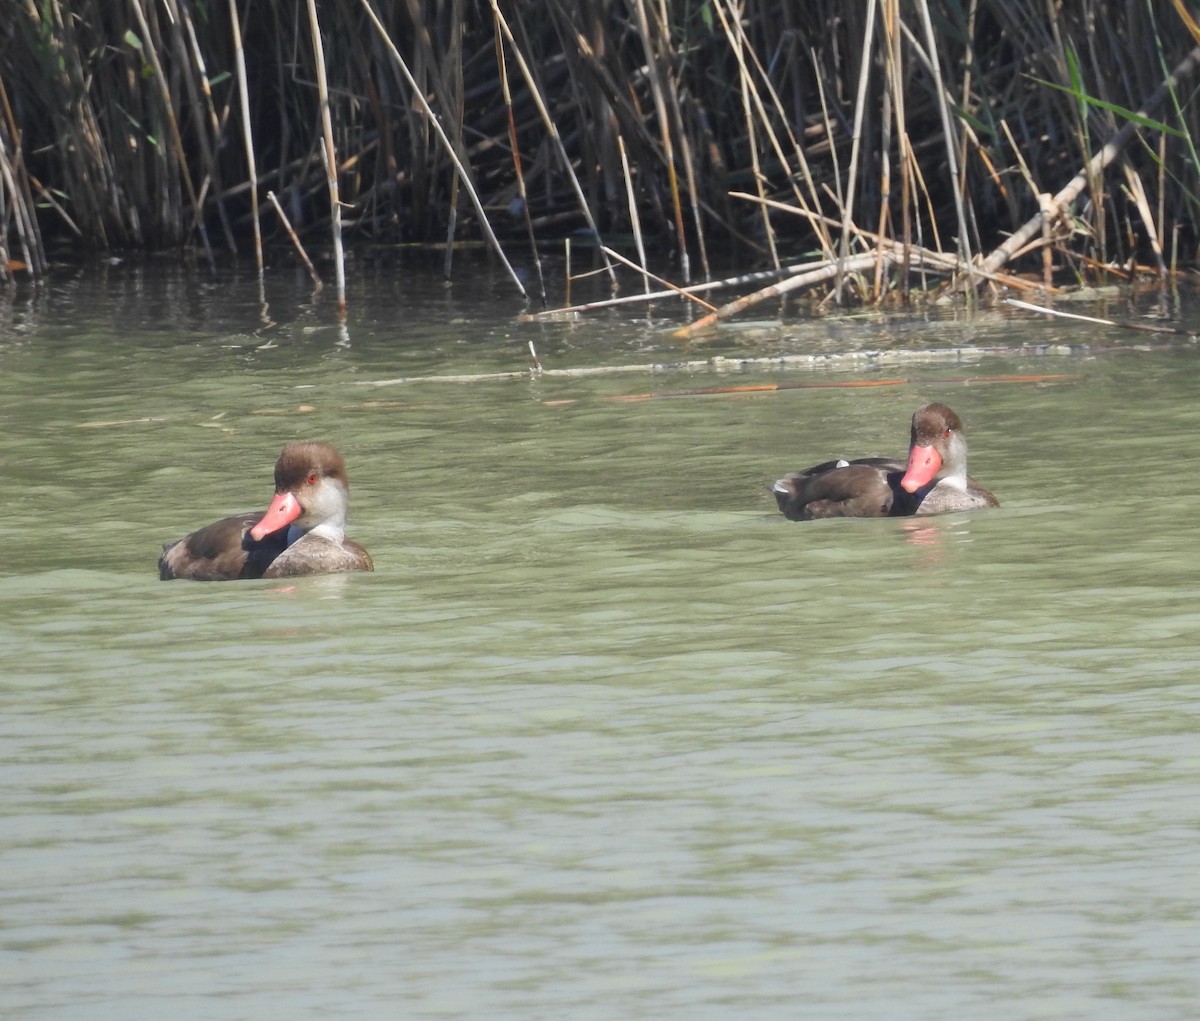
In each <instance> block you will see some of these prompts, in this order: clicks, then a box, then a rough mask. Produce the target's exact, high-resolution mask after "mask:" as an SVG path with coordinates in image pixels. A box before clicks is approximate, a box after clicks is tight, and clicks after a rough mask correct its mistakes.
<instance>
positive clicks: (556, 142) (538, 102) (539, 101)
mask: <svg viewBox="0 0 1200 1021" xmlns="http://www.w3.org/2000/svg"><path fill="white" fill-rule="evenodd" d="M492 12H493V15H494V16H495V19H496V23H497V24H498V25H499V26H500V31H501V33H502V34H503V35H504V38H505V39H506V40H507V41H508V45H509V46H510V47H512V52H513V56H514V57H515V58H516V61H517V67H518V68H519V69H520V71H521V76H522V78H524V79H525V85H526V87H527V88H528V89H529V96H530V98H531V99H532V100H533V103H534V106H535V107H536V108H537V111H538V115H539V116H540V117H541V118H542V123H543V125H544V126H545V128H546V133H547V136H548V137H549V139H550V144H551V145H552V146H553V147H554V149H555V151H556V152H557V153H558V155H559V158H560V160H561V161H562V166H563V169H564V171H565V172H566V174H567V178H568V180H569V181H570V182H571V187H572V190H573V191H574V193H575V198H576V200H577V201H578V203H579V208H580V211H581V212H582V213H583V216H584V219H585V220H586V221H587V225H588V230H590V231H591V232H592V236H593V237H594V238H595V239H596V240H597V241H599V240H600V228H599V227H598V226H597V225H596V220H595V218H594V217H593V216H592V211H591V209H590V208H589V207H588V204H587V199H586V198H585V197H584V194H583V188H582V187H581V186H580V184H579V178H578V177H577V176H576V174H575V170H574V168H573V166H572V165H571V157H570V156H569V155H568V154H567V151H566V148H565V147H564V146H563V141H562V136H561V135H560V134H559V131H558V125H556V124H555V123H554V119H553V118H552V117H551V116H550V111H549V110H548V109H547V108H546V103H545V101H544V100H543V98H542V93H541V90H540V89H539V88H538V87H537V81H536V80H535V78H534V75H533V72H532V70H531V69H530V67H529V64H528V62H527V61H526V60H525V56H524V54H522V53H521V50H520V49H519V48H518V46H517V41H516V39H515V38H514V37H513V33H512V29H510V28H509V26H508V21H507V20H506V19H505V17H504V15H503V14H501V13H500V6H499V3H498V2H497V0H492ZM603 247H604V246H603V245H601V246H600V248H601V250H603ZM609 269H610V274H609V276H610V279H612V280H613V282H614V284H615V282H616V274H615V272H612V271H611V269H612V268H611V266H610V267H609Z"/></svg>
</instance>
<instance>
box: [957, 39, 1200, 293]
mask: <svg viewBox="0 0 1200 1021" xmlns="http://www.w3.org/2000/svg"><path fill="white" fill-rule="evenodd" d="M1198 63H1200V46H1196V47H1195V48H1193V49H1192V51H1191V52H1190V53H1189V54H1188V55H1187V56H1186V57H1185V58H1184V59H1183V60H1181V61H1180V62H1179V63H1178V64H1177V65H1176V66H1175V68H1174V70H1172V71H1171V73H1170V74H1169V75H1168V76H1167V78H1166V80H1165V81H1164V82H1163V83H1162V84H1161V85H1159V87H1158V88H1157V89H1155V90H1154V92H1153V93H1151V95H1150V96H1149V97H1147V99H1146V101H1145V102H1144V103H1143V104H1142V105H1141V106H1140V107H1139V108H1138V110H1137V116H1138V117H1142V118H1147V117H1149V116H1150V115H1151V114H1152V113H1154V111H1155V110H1156V109H1158V107H1159V106H1160V105H1161V104H1162V103H1163V101H1164V100H1165V99H1166V98H1167V96H1169V95H1171V94H1172V93H1173V91H1174V90H1175V88H1176V87H1177V86H1178V85H1179V83H1180V82H1181V81H1182V80H1183V79H1184V78H1185V77H1187V76H1188V75H1190V74H1191V73H1192V72H1193V71H1194V70H1195V69H1196V65H1197V64H1198ZM1138 126H1139V125H1138V122H1137V121H1135V120H1130V121H1126V122H1125V124H1124V126H1123V127H1122V128H1121V129H1120V130H1119V131H1117V132H1116V133H1115V134H1114V135H1113V136H1112V137H1111V138H1109V139H1108V141H1107V142H1105V143H1104V145H1103V146H1101V147H1100V149H1099V151H1098V152H1097V153H1096V154H1095V155H1094V156H1092V158H1091V159H1090V160H1089V161H1088V162H1087V164H1086V165H1085V166H1084V167H1082V168H1081V169H1080V170H1079V172H1078V173H1077V174H1076V175H1075V176H1074V177H1073V178H1071V180H1070V181H1069V182H1068V183H1067V185H1066V186H1065V187H1064V188H1063V189H1062V190H1061V191H1059V192H1058V194H1056V195H1054V196H1053V197H1052V198H1051V200H1050V205H1051V209H1053V210H1054V214H1055V215H1058V214H1059V213H1065V212H1067V211H1069V210H1070V208H1071V206H1072V205H1073V204H1074V202H1075V200H1076V199H1077V198H1079V196H1080V194H1081V193H1082V192H1083V190H1084V188H1086V187H1087V186H1088V182H1089V181H1090V180H1092V179H1093V178H1094V177H1095V176H1096V175H1098V174H1099V173H1100V172H1101V171H1102V170H1104V168H1105V167H1107V166H1108V165H1109V164H1110V163H1112V161H1113V160H1114V159H1116V158H1117V155H1118V154H1119V153H1120V152H1121V150H1122V149H1124V148H1125V146H1126V145H1128V144H1129V141H1130V139H1132V138H1133V136H1134V135H1135V134H1136V133H1137V129H1138ZM1045 216H1046V214H1044V213H1042V212H1041V211H1039V212H1038V213H1037V215H1035V216H1033V217H1032V218H1030V219H1029V220H1027V221H1026V222H1025V224H1024V225H1023V226H1022V227H1021V228H1020V229H1019V230H1017V231H1015V232H1014V233H1013V234H1012V236H1011V237H1010V238H1008V240H1007V241H1005V242H1004V243H1003V244H1002V245H1000V246H999V247H998V248H997V249H996V250H995V251H994V252H992V254H991V255H989V256H988V257H987V258H986V259H984V260H983V263H982V264H981V267H980V268H981V269H982V270H984V271H985V272H988V273H994V272H995V271H996V270H998V269H999V268H1000V267H1001V266H1003V265H1004V264H1005V263H1006V262H1007V261H1008V260H1009V259H1010V258H1012V256H1013V254H1014V253H1015V252H1017V251H1018V250H1019V249H1021V248H1022V247H1023V246H1024V245H1025V244H1026V243H1027V242H1029V241H1030V240H1031V239H1032V238H1033V237H1034V236H1035V235H1036V234H1037V233H1038V232H1039V231H1040V230H1041V229H1042V223H1043V222H1044V220H1045Z"/></svg>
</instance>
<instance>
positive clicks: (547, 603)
mask: <svg viewBox="0 0 1200 1021" xmlns="http://www.w3.org/2000/svg"><path fill="white" fill-rule="evenodd" d="M352 278H353V280H354V287H353V289H352V292H351V295H350V314H349V317H348V320H347V322H346V323H345V324H344V325H343V324H339V323H338V321H337V319H336V317H335V316H334V315H333V313H332V310H331V308H330V304H331V303H330V302H329V300H328V298H323V299H321V300H318V301H314V300H313V298H312V296H311V295H310V293H309V291H308V289H307V286H306V284H305V281H304V280H303V279H302V278H299V277H295V276H293V275H291V274H287V275H284V274H276V275H272V276H270V277H269V278H268V280H267V282H266V286H265V288H264V291H263V293H262V294H261V295H260V293H259V291H258V287H257V284H256V283H255V282H254V281H253V280H252V279H251V280H246V279H241V278H238V277H235V276H230V277H228V278H223V279H221V280H218V281H212V280H208V279H206V278H204V277H203V275H202V274H194V275H192V274H188V273H185V272H182V271H180V270H174V269H159V270H149V269H140V268H137V267H124V266H116V267H110V268H107V269H104V270H99V269H95V268H93V269H91V270H89V271H86V272H81V273H66V272H64V273H63V274H62V276H61V277H60V278H59V279H57V280H55V281H52V282H51V284H50V285H49V286H48V287H46V288H45V289H43V290H42V291H40V292H39V293H37V294H34V295H29V294H25V293H9V294H7V295H6V297H5V298H4V301H5V303H6V304H4V305H3V307H2V309H0V310H2V311H3V315H4V318H3V319H2V320H0V369H2V370H3V375H2V376H0V379H2V382H0V424H2V427H3V430H4V436H5V441H6V442H5V453H4V455H3V459H2V461H0V474H2V477H3V480H4V491H5V494H6V513H5V514H4V518H3V522H0V530H2V535H3V539H2V542H0V549H2V550H3V562H2V563H0V674H2V675H3V678H4V679H3V680H2V681H0V709H2V714H0V718H2V719H3V723H2V724H0V727H2V728H3V743H2V745H0V770H2V775H3V784H2V785H0V809H2V815H3V818H4V827H3V831H2V834H0V857H2V860H3V862H4V875H5V880H4V883H3V886H2V887H0V890H2V892H0V981H2V984H3V988H4V989H5V992H4V994H3V1011H0V1013H3V1014H4V1016H12V1017H14V1018H16V1017H20V1018H23V1019H52V1018H53V1019H61V1018H71V1019H74V1018H80V1019H82V1018H87V1019H89V1021H90V1019H114V1021H115V1019H120V1021H140V1019H147V1021H149V1019H160V1018H164V1017H170V1018H177V1019H197V1021H199V1019H204V1021H210V1019H213V1018H221V1019H227V1018H228V1019H232V1018H248V1019H249V1018H253V1019H262V1018H288V1019H302V1018H328V1017H361V1018H374V1017H389V1018H390V1017H413V1018H439V1017H478V1018H483V1017H486V1018H489V1019H509V1018H511V1019H513V1021H516V1019H522V1021H525V1019H530V1018H572V1019H576V1018H578V1019H585V1021H586V1019H592V1018H595V1019H616V1018H629V1019H648V1018H689V1019H693V1018H713V1019H727V1018H729V1017H731V1016H734V1015H743V1016H747V1017H753V1018H781V1019H782V1018H794V1017H797V1016H813V1017H821V1018H846V1019H855V1021H859V1019H862V1018H864V1017H880V1018H883V1017H887V1018H913V1019H923V1021H924V1019H931V1018H945V1019H950V1018H955V1019H958V1018H964V1017H1001V1016H1002V1017H1005V1018H1050V1017H1064V1018H1067V1017H1070V1018H1083V1017H1105V1018H1129V1019H1139V1021H1141V1019H1176V1018H1179V1019H1182V1018H1188V1017H1192V1016H1194V1014H1195V1010H1196V1007H1197V1005H1200V971H1198V970H1197V968H1196V961H1197V959H1198V957H1200V927H1198V926H1197V924H1196V919H1197V917H1198V915H1200V887H1198V886H1197V884H1196V881H1195V877H1196V875H1197V869H1198V866H1200V852H1198V851H1197V827H1198V823H1200V808H1198V807H1197V806H1200V799H1198V798H1197V785H1196V766H1197V757H1196V743H1195V734H1196V731H1197V726H1198V724H1200V653H1198V652H1197V647H1198V643H1197V637H1198V630H1200V627H1198V625H1200V611H1198V610H1197V606H1198V605H1200V603H1198V599H1197V596H1198V595H1200V567H1198V566H1197V564H1196V560H1195V557H1194V556H1193V555H1192V548H1193V545H1194V536H1195V525H1194V522H1195V507H1196V503H1197V496H1198V495H1200V481H1197V476H1196V473H1195V472H1194V471H1193V470H1192V466H1193V465H1194V464H1195V463H1196V460H1197V457H1198V456H1200V429H1198V428H1197V424H1198V423H1197V418H1198V416H1200V412H1198V411H1197V408H1200V402H1198V400H1197V398H1198V397H1200V383H1198V374H1197V354H1196V351H1195V349H1194V346H1192V345H1191V344H1189V343H1177V344H1168V345H1164V346H1162V348H1161V349H1159V350H1143V351H1132V350H1126V351H1110V350H1097V351H1094V352H1093V353H1092V354H1089V355H1085V354H1072V355H1037V354H1034V353H1026V354H1013V353H1008V354H1003V353H999V354H991V355H987V356H985V357H982V358H979V359H972V360H970V361H969V362H966V363H964V362H961V361H953V362H952V361H947V360H931V361H930V362H928V363H925V364H919V365H910V364H902V365H901V364H897V363H888V362H886V360H884V361H883V362H881V363H880V364H879V365H877V366H875V367H873V368H862V369H859V370H857V371H826V370H824V369H821V368H819V367H816V368H813V367H803V366H796V365H791V366H770V365H753V366H751V367H748V368H744V369H740V370H736V371H735V372H732V373H731V372H718V371H713V370H703V369H694V370H691V371H680V372H659V373H655V374H648V373H645V372H633V373H628V374H617V375H602V376H594V377H586V378H560V377H555V378H546V377H542V378H536V377H533V376H531V375H525V374H523V375H521V376H519V377H518V378H513V379H496V380H490V381H487V380H485V381H478V382H473V383H449V382H419V381H418V382H410V383H390V384H385V385H373V384H377V383H381V382H384V381H388V380H395V379H398V378H413V379H417V380H420V379H428V378H429V377H434V376H448V375H454V374H465V373H481V372H507V371H513V370H523V369H524V368H525V367H526V366H527V365H528V360H529V356H528V343H529V342H530V341H531V340H532V341H533V342H534V343H535V346H536V348H537V350H538V353H539V356H540V357H541V359H542V362H543V364H545V365H546V366H547V367H548V368H549V367H585V366H601V365H617V364H649V363H654V362H669V361H678V360H685V359H688V360H695V359H697V358H701V359H702V358H704V357H706V356H708V355H709V354H713V353H720V354H722V355H725V356H727V357H730V358H736V357H738V356H748V357H764V356H767V355H772V354H794V353H804V352H812V351H827V352H829V351H847V350H879V351H892V350H896V349H902V350H903V349H911V348H917V347H925V348H937V347H943V346H944V347H956V346H960V345H977V346H985V347H995V346H999V345H1010V346H1011V345H1019V344H1025V343H1027V344H1034V345H1044V344H1079V343H1082V342H1085V341H1088V342H1091V343H1093V344H1098V345H1111V346H1121V347H1125V348H1132V347H1133V346H1135V345H1140V344H1142V343H1143V342H1144V340H1145V338H1144V337H1143V336H1141V335H1131V334H1129V333H1128V332H1125V331H1119V330H1105V329H1103V328H1098V327H1094V326H1084V325H1081V324H1062V323H1056V322H1053V321H1041V320H1037V319H1035V318H1033V317H1030V316H1025V315H1001V314H998V313H994V312H981V313H978V314H974V315H967V314H965V313H954V314H948V313H947V314H940V315H938V316H930V315H922V316H917V315H913V316H910V317H891V318H883V317H877V316H873V315H863V316H848V317H843V318H838V319H831V320H826V321H818V322H811V321H809V322H803V321H795V320H788V319H785V320H784V321H783V322H776V321H764V322H762V323H760V324H758V325H757V326H756V327H747V326H745V325H744V324H739V327H738V328H737V329H734V330H730V331H727V332H725V333H723V334H721V335H720V336H719V337H717V338H715V339H713V340H710V341H706V342H704V343H702V344H700V345H696V346H692V347H688V348H681V347H680V346H679V345H678V344H677V343H676V342H674V341H672V340H670V339H669V337H668V336H667V335H666V327H668V326H669V325H671V324H672V323H673V322H675V321H677V320H679V319H680V313H679V310H678V309H676V308H674V307H673V306H672V307H664V306H660V307H656V308H655V309H653V310H651V312H650V314H647V313H646V312H645V311H644V310H641V311H638V310H623V311H620V312H613V313H601V314H596V315H593V316H590V317H587V318H584V319H582V320H573V321H562V322H550V323H527V322H520V321H518V319H517V315H518V313H520V312H521V311H522V307H521V306H520V304H519V303H518V302H516V301H515V300H514V299H513V297H512V295H511V293H510V290H509V288H508V287H507V286H506V284H505V282H504V280H503V278H502V277H498V276H495V275H493V274H492V272H491V271H490V270H488V269H487V268H486V267H480V269H479V270H478V272H477V273H475V274H473V275H472V276H471V277H468V283H467V284H465V285H464V284H461V283H459V284H455V285H453V286H450V287H447V286H445V285H443V284H441V283H440V281H438V280H437V279H436V278H435V277H434V276H432V275H430V274H428V273H425V272H423V271H422V270H421V269H420V268H419V267H418V268H416V269H411V268H410V270H409V271H406V272H405V273H403V274H397V273H396V272H395V271H394V270H389V269H387V268H385V267H380V268H378V269H374V270H372V269H360V271H359V272H358V273H356V274H352ZM263 298H265V299H266V300H265V302H264V301H263V300H262V299H263ZM1105 311H1106V314H1107V313H1111V312H1112V311H1113V310H1112V309H1107V310H1105ZM1118 311H1119V312H1120V313H1121V314H1136V313H1137V312H1138V311H1139V309H1138V308H1136V307H1135V308H1132V309H1125V308H1122V309H1118ZM1178 315H1179V318H1180V319H1181V320H1182V321H1183V322H1185V323H1190V324H1191V325H1193V326H1195V325H1196V312H1195V308H1194V306H1192V307H1190V308H1189V306H1188V304H1187V301H1186V299H1185V302H1184V305H1183V306H1182V307H1181V308H1180V309H1179V310H1178ZM1189 317H1190V318H1189ZM1033 374H1038V375H1049V374H1057V375H1061V376H1063V377H1066V378H1062V379H1058V380H1056V381H1053V382H1044V383H1040V384H1036V383H1032V382H979V381H976V382H965V381H964V378H965V377H968V376H973V377H997V376H1006V375H1033ZM888 378H903V379H908V380H909V382H907V383H902V384H895V385H891V386H880V387H875V388H868V389H863V388H853V389H843V388H830V389H798V390H784V391H779V392H756V393H746V394H738V395H723V396H709V397H675V398H667V397H660V398H657V399H646V400H638V401H632V402H631V401H625V400H612V398H616V397H628V396H630V395H635V394H644V393H648V392H651V391H657V392H663V391H673V390H687V389H699V388H704V387H713V386H722V385H726V384H734V383H747V384H763V383H771V382H774V383H794V382H799V381H807V382H850V381H856V382H863V381H882V380H884V379H888ZM932 399H940V400H945V401H947V402H948V403H950V404H951V405H952V406H954V407H955V408H956V410H958V411H959V412H960V414H961V415H962V416H963V418H964V419H965V421H966V424H967V429H968V432H969V435H970V438H971V443H972V447H971V450H972V459H971V468H972V473H973V474H974V475H975V476H976V477H977V478H979V479H980V480H981V481H983V482H984V483H985V484H987V485H988V486H990V487H991V488H992V489H994V490H995V492H996V493H997V495H998V496H999V497H1000V499H1001V501H1002V504H1003V506H1002V507H1001V508H1000V509H999V510H996V511H991V512H985V513H977V514H974V515H950V516H946V517H941V518H936V519H927V520H922V521H919V522H914V521H911V520H908V521H905V520H894V521H891V520H889V521H829V522H813V523H792V522H788V521H785V520H784V519H783V518H782V517H780V516H779V515H778V514H777V513H776V511H775V508H774V504H773V501H772V499H771V497H770V495H769V492H768V491H767V486H768V485H769V483H770V482H771V480H772V479H774V478H775V477H777V476H778V475H781V474H783V473H784V472H786V471H789V470H792V469H795V468H799V467H802V466H804V465H806V464H810V463H813V462H815V461H818V460H824V459H826V458H828V457H833V456H848V457H854V456H861V455H865V454H874V453H888V454H894V453H899V452H900V451H901V450H902V449H903V447H904V444H905V442H906V430H907V420H908V417H909V416H910V415H911V413H912V410H913V408H914V407H916V405H918V404H919V403H922V402H923V401H926V400H932ZM301 437H319V438H324V439H328V440H330V441H332V442H334V443H336V444H337V445H338V446H339V447H340V448H341V449H342V450H343V452H344V453H345V454H346V457H347V460H348V462H349V464H350V470H351V475H352V479H353V490H352V522H351V523H352V528H351V534H353V535H354V536H355V537H356V538H357V539H359V540H360V541H361V542H363V543H364V544H365V545H366V546H367V547H368V548H369V549H370V550H371V551H372V553H373V555H374V557H375V562H376V565H377V570H376V573H375V574H373V575H356V576H350V577H336V578H314V579H301V580H299V581H296V582H292V583H288V584H279V583H269V582H246V583H237V584H224V585H204V584H192V583H184V582H176V583H171V584H163V583H161V582H159V581H158V580H157V576H156V573H155V569H154V561H155V558H156V556H157V552H158V549H159V546H160V544H161V542H162V541H163V540H166V539H171V538H175V537H177V536H178V535H180V534H182V533H183V532H184V531H186V530H188V529H190V528H193V527H197V526H199V525H201V524H204V523H206V522H208V521H210V520H212V519H213V518H215V517H217V516H219V515H221V514H225V513H229V512H233V511H242V510H249V509H253V508H256V507H265V505H266V502H267V500H268V499H269V496H270V488H271V486H270V469H271V464H272V462H273V460H274V457H275V454H276V453H277V451H278V449H279V447H280V446H281V445H282V444H283V443H284V442H285V441H287V440H289V439H293V438H301Z"/></svg>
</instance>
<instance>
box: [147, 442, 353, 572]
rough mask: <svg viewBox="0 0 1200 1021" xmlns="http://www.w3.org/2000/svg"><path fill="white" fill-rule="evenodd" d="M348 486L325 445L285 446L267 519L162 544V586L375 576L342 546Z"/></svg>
mask: <svg viewBox="0 0 1200 1021" xmlns="http://www.w3.org/2000/svg"><path fill="white" fill-rule="evenodd" d="M349 491H350V480H349V478H348V477H347V476H346V462H345V461H344V460H343V458H342V455H341V454H339V453H338V452H337V450H335V449H334V448H333V447H332V446H330V445H329V444H328V443H321V442H319V441H315V440H306V441H301V442H295V443H289V444H287V445H286V446H285V447H284V448H283V451H282V452H281V453H280V455H279V460H278V461H276V462H275V496H274V499H272V500H271V505H270V506H269V507H268V508H267V510H266V512H265V513H257V512H254V511H248V512H246V513H245V514H234V515H232V516H231V517H227V518H222V519H221V520H220V521H214V522H213V523H212V524H211V525H207V526H205V527H204V528H200V529H197V530H196V531H195V532H191V533H189V534H188V535H185V536H184V537H183V538H182V539H177V540H175V541H174V542H168V543H164V544H163V552H162V556H161V557H159V560H158V575H159V577H160V578H161V579H162V580H163V581H170V580H172V579H174V578H190V579H192V580H194V581H232V580H235V579H238V578H291V577H296V576H299V575H303V574H337V573H340V572H343V571H373V570H374V569H375V565H374V563H373V562H372V560H371V555H370V554H369V553H368V552H367V551H366V550H365V549H363V548H362V546H360V545H359V544H358V543H356V542H354V541H353V540H352V539H347V538H346V509H347V505H348V502H349Z"/></svg>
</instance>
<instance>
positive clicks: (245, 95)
mask: <svg viewBox="0 0 1200 1021" xmlns="http://www.w3.org/2000/svg"><path fill="white" fill-rule="evenodd" d="M229 21H230V32H231V35H232V37H233V63H234V68H235V69H236V71H237V94H238V107H239V110H240V112H241V116H242V144H243V145H244V146H245V149H246V153H245V155H246V170H247V172H248V173H249V175H250V176H249V178H248V179H247V182H246V183H247V185H248V186H249V189H250V223H251V226H252V228H253V231H254V263H255V265H256V266H257V267H258V274H259V276H262V272H263V248H262V225H261V223H260V222H259V216H258V168H257V166H256V165H255V159H254V132H253V129H252V127H251V124H250V87H249V85H248V84H247V82H246V54H245V51H244V50H243V48H242V26H241V21H240V19H239V18H238V11H237V0H229ZM221 198H222V194H221V192H219V191H218V192H217V199H218V201H220V199H221Z"/></svg>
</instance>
